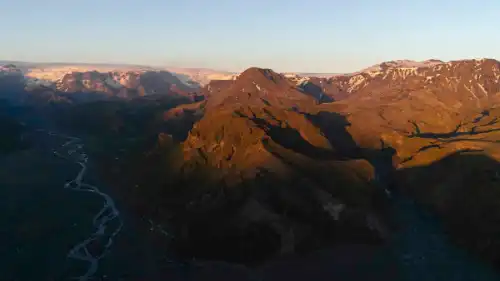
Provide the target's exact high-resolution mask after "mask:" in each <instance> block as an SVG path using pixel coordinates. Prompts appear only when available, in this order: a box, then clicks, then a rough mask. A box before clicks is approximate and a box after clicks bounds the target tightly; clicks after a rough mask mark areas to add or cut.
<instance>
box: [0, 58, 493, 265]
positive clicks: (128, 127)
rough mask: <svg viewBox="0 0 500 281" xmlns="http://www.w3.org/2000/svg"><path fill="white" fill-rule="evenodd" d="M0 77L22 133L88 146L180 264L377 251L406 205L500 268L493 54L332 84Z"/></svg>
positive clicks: (225, 78)
mask: <svg viewBox="0 0 500 281" xmlns="http://www.w3.org/2000/svg"><path fill="white" fill-rule="evenodd" d="M0 71H1V72H0V97H3V98H5V99H7V100H8V101H9V102H10V103H11V104H12V106H14V105H15V106H18V107H22V108H23V110H25V112H27V114H25V115H22V116H23V117H19V115H16V116H15V118H17V119H18V120H22V122H25V123H27V124H28V126H24V127H23V128H24V129H23V130H26V129H29V128H30V122H31V121H30V120H33V119H36V120H40V119H37V117H36V116H44V118H46V119H44V120H50V121H48V123H50V126H54V127H57V128H59V129H60V130H64V131H71V132H76V133H78V134H80V135H83V136H84V138H85V139H88V140H89V141H90V142H91V143H92V145H89V147H90V149H91V151H90V154H91V155H93V156H95V157H96V158H97V159H99V161H98V162H99V164H98V165H99V170H100V173H101V176H102V177H103V178H105V179H106V181H107V182H109V183H110V186H115V187H119V188H115V190H114V192H116V193H119V194H121V198H123V200H124V202H125V203H124V204H125V205H126V206H128V208H130V209H131V210H134V212H137V213H140V214H142V215H144V216H147V217H151V218H154V219H155V220H156V221H160V222H162V223H164V224H165V225H168V228H169V231H170V232H171V233H173V235H172V236H173V238H172V241H171V245H172V248H171V249H173V251H175V253H176V255H177V256H179V257H182V258H196V259H202V260H223V261H226V262H231V263H240V264H245V265H247V266H250V267H255V266H261V265H263V264H266V263H267V262H269V261H272V260H276V259H279V258H283V257H288V256H290V255H305V254H307V253H311V252H314V251H317V250H320V249H325V248H328V247H336V246H338V245H350V244H362V245H369V248H370V251H371V249H372V248H373V249H377V247H378V248H380V247H384V246H383V245H385V244H386V243H387V241H390V240H391V239H392V238H391V237H392V236H393V235H394V233H397V232H398V222H395V221H394V218H393V216H394V210H393V209H392V208H391V206H392V204H393V202H394V200H396V199H394V198H402V197H404V198H411V199H412V200H415V202H417V203H418V204H420V205H421V206H422V208H424V209H426V210H429V211H430V212H431V213H433V214H435V216H436V217H437V218H438V219H439V220H440V221H442V223H443V228H444V229H445V232H446V233H447V235H448V237H449V238H450V239H451V240H452V241H453V243H455V244H456V245H458V247H461V248H462V249H465V250H467V251H468V252H470V253H472V254H473V255H476V256H477V257H480V258H481V259H483V260H484V261H487V262H488V263H491V264H493V265H494V266H495V267H497V268H499V267H500V255H498V253H499V252H500V243H499V242H498V239H497V238H496V237H498V235H500V228H499V227H498V220H499V219H500V192H498V188H497V187H498V182H499V181H500V176H499V175H500V165H499V162H498V161H500V147H499V144H500V124H499V120H500V107H499V106H500V62H499V61H497V60H494V59H474V60H457V61H449V62H444V61H440V60H435V59H432V60H427V61H424V62H414V61H408V60H396V61H389V62H383V63H380V64H378V65H375V66H371V67H368V68H366V69H363V70H360V71H358V72H355V73H346V74H325V75H319V74H306V73H278V72H275V71H273V70H271V69H263V68H258V67H251V68H248V69H246V70H245V71H243V72H241V73H230V72H218V71H214V70H209V69H181V68H153V67H135V66H127V67H124V66H93V65H87V66H85V65H56V64H52V65H49V64H43V65H42V64H39V65H36V64H31V65H30V64H26V63H25V64H19V65H15V64H14V63H9V64H6V65H4V66H2V68H1V69H0ZM26 116H29V118H28V117H26ZM9 118H14V117H12V116H11V117H9ZM5 120H7V119H5ZM10 120H11V119H9V122H11V121H10ZM6 122H7V121H6ZM19 122H21V121H19ZM9 124H10V123H9ZM9 126H11V125H9ZM31 126H33V125H31ZM47 126H48V125H47ZM16 130H17V129H16ZM19 130H20V129H19ZM19 130H17V131H16V132H17V133H16V134H19V133H18V132H19ZM16 137H17V135H15V136H14V137H13V138H14V139H15V138H16ZM11 143H12V141H9V147H14V145H13V144H11ZM391 202H392V203H391Z"/></svg>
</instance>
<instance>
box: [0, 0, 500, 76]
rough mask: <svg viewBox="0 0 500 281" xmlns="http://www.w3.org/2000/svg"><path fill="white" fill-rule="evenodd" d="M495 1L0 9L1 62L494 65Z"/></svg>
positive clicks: (146, 2)
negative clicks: (472, 61) (478, 61)
mask: <svg viewBox="0 0 500 281" xmlns="http://www.w3.org/2000/svg"><path fill="white" fill-rule="evenodd" d="M499 15H500V1H499V0H475V1H470V0H418V1H413V0H342V1H338V0H307V1H306V0H302V1H297V0H246V1H243V0H240V1H237V0H175V1H174V0H141V1H138V0H135V1H131V0H119V1H118V0H84V1H67V0H64V1H63V0H43V1H40V0H15V1H13V0H0V24H1V26H2V27H3V28H2V32H0V38H1V39H0V59H1V60H20V61H33V62H88V63H97V62H99V63H131V64H143V65H153V66H178V67H205V68H213V69H218V70H228V71H242V70H244V69H246V68H248V67H251V66H258V67H266V68H272V69H274V70H276V71H290V72H315V73H320V72H321V73H341V72H351V71H356V70H360V69H362V68H365V67H368V66H371V65H373V64H377V63H380V62H382V61H387V60H396V59H411V60H426V59H430V58H435V59H441V60H456V59H465V58H483V57H487V58H496V59H500V30H499V27H500V16H499Z"/></svg>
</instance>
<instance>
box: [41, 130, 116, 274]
mask: <svg viewBox="0 0 500 281" xmlns="http://www.w3.org/2000/svg"><path fill="white" fill-rule="evenodd" d="M46 133H48V134H49V135H50V136H55V137H60V138H64V139H66V140H67V141H66V142H65V143H64V144H63V145H62V146H60V147H59V148H58V149H56V150H54V151H53V152H54V155H55V156H58V157H61V158H63V159H66V160H68V161H70V162H71V163H74V164H78V165H80V167H81V169H80V171H79V172H78V174H77V175H76V177H75V178H74V179H73V180H71V181H68V182H66V183H65V184H64V188H66V189H71V190H74V191H78V192H89V193H94V194H96V195H99V196H101V197H102V199H103V200H104V202H103V206H102V208H101V209H100V210H99V211H98V212H97V214H96V215H95V216H94V218H93V220H92V225H93V227H94V232H93V233H90V234H89V236H88V238H86V239H84V240H83V241H81V242H79V243H78V244H76V245H75V246H74V247H73V248H71V250H70V251H69V253H68V255H67V257H68V258H71V259H75V260H80V261H83V262H87V264H88V266H87V270H86V272H85V273H84V274H82V275H81V276H78V277H75V278H73V279H75V280H79V281H87V280H90V279H92V277H93V276H94V274H95V273H96V271H97V269H98V267H99V261H100V260H101V259H102V258H104V257H105V256H106V254H108V253H109V251H110V248H111V246H112V245H113V240H114V238H115V237H116V236H117V235H118V233H119V232H120V231H121V229H122V227H123V221H122V219H121V217H120V212H119V211H118V209H117V208H116V205H115V202H114V200H113V199H112V198H111V197H110V196H109V195H108V194H106V193H104V192H102V191H101V190H99V188H98V187H96V186H93V185H90V184H87V183H85V182H84V180H83V179H84V176H85V174H86V172H87V162H88V156H87V154H86V153H85V151H84V145H83V143H82V140H81V139H79V138H76V137H71V136H65V135H62V134H56V133H53V132H46ZM96 245H97V246H99V250H98V251H97V253H94V251H95V250H94V251H93V250H92V249H93V248H95V246H96Z"/></svg>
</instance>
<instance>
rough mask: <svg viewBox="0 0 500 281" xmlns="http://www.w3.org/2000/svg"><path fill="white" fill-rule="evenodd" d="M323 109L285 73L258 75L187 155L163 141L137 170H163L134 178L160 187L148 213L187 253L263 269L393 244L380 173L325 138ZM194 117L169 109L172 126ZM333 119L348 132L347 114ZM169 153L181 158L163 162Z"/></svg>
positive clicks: (222, 102)
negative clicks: (294, 257) (276, 262)
mask: <svg viewBox="0 0 500 281" xmlns="http://www.w3.org/2000/svg"><path fill="white" fill-rule="evenodd" d="M315 106H316V100H315V99H314V98H312V97H310V96H308V95H305V94H304V93H303V92H301V91H299V90H297V89H296V88H295V86H294V84H293V83H291V82H290V81H289V80H288V79H286V78H284V77H283V76H282V75H279V74H277V73H274V72H272V71H270V70H266V69H257V68H252V69H249V70H247V71H245V72H243V73H242V74H241V75H240V76H239V77H238V78H236V79H235V80H234V81H232V82H231V83H230V84H229V85H228V84H226V85H225V87H224V88H223V89H221V91H220V92H219V93H217V95H216V94H214V95H213V96H212V97H210V98H209V99H208V100H207V102H206V105H205V106H204V107H203V111H204V115H203V118H201V120H199V121H198V122H196V123H195V124H194V126H193V128H192V129H191V130H190V131H189V134H188V136H187V138H186V140H185V141H184V142H183V143H182V144H180V147H179V149H180V150H181V153H179V150H178V149H177V148H176V147H177V145H175V144H174V143H175V142H173V141H172V139H171V137H169V136H167V135H162V136H161V137H160V139H159V142H158V146H157V148H156V149H155V150H153V151H152V154H151V157H147V158H146V159H145V160H141V161H146V162H141V163H142V164H138V165H139V166H141V167H153V166H156V168H155V169H154V170H151V169H147V170H148V171H146V170H144V169H139V170H135V171H129V172H126V173H127V174H130V175H133V174H135V175H136V176H135V179H134V180H133V182H136V183H137V185H138V186H152V185H154V186H157V188H155V189H154V190H155V191H154V192H151V193H149V192H148V194H151V197H147V196H146V197H147V199H146V202H144V205H148V206H157V208H158V209H157V211H155V212H156V216H157V217H158V219H160V220H165V219H167V220H168V221H169V222H170V225H171V227H172V229H173V231H174V232H175V236H176V238H175V239H174V245H175V248H176V249H177V250H178V253H179V254H181V255H187V256H195V257H198V258H202V259H203V258H205V259H223V260H230V261H233V262H242V263H255V262H262V261H263V260H266V259H269V258H271V257H276V256H280V255H283V254H291V253H297V252H302V251H311V250H313V249H317V248H318V247H324V246H327V245H335V244H336V243H349V242H352V243H375V242H377V241H380V240H379V239H381V238H384V237H385V235H386V234H387V229H386V227H385V225H384V223H383V217H384V216H383V215H382V213H383V211H384V209H383V208H382V206H383V200H384V199H383V198H384V196H383V191H382V189H379V188H376V186H375V184H374V183H371V180H372V179H373V178H374V170H373V167H372V166H371V164H370V163H369V162H368V161H366V160H364V159H361V158H359V157H351V156H353V155H346V153H344V150H345V149H344V146H345V147H349V148H351V146H355V144H353V143H352V142H341V141H338V142H331V141H330V140H329V139H328V138H327V137H325V136H324V133H323V132H322V128H321V127H319V126H317V125H316V123H315V122H317V120H316V119H317V118H315V116H316V112H315V111H314V107H315ZM198 110H199V109H198ZM186 111H189V109H187V108H186V106H182V107H180V108H177V109H173V110H170V111H169V112H167V113H166V118H167V120H175V119H176V118H178V117H176V116H182V115H184V114H185V113H186ZM330 118H331V119H330V120H331V121H332V122H336V124H334V127H335V128H337V129H338V133H339V135H342V132H344V134H347V133H345V126H346V125H347V123H346V122H345V118H344V117H343V116H341V115H336V117H330ZM181 119H182V118H181ZM172 151H177V152H175V153H173V154H172ZM167 154H168V155H177V156H176V157H175V160H172V159H173V158H170V160H168V161H167V162H165V160H162V161H161V162H158V161H159V160H158V159H159V158H158V157H160V159H161V158H162V156H161V155H167ZM155 159H157V160H155ZM161 163H163V164H161ZM134 167H136V169H137V166H136V165H134ZM161 167H164V168H161ZM174 167H175V168H174ZM157 169H159V170H157ZM166 169H168V172H166V171H167V170H166ZM155 171H157V172H155ZM141 173H142V174H141ZM146 174H147V175H146ZM153 182H154V183H153ZM142 197H144V194H143V195H142ZM222 249H227V250H222Z"/></svg>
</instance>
